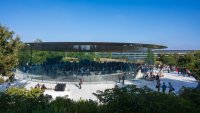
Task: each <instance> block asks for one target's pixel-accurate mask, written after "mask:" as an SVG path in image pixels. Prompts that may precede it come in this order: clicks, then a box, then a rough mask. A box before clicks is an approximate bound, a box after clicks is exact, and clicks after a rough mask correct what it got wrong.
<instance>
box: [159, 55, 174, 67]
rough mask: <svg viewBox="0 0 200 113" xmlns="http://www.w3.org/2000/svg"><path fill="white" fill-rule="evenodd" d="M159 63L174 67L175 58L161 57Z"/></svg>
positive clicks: (172, 56)
mask: <svg viewBox="0 0 200 113" xmlns="http://www.w3.org/2000/svg"><path fill="white" fill-rule="evenodd" d="M160 61H161V62H162V63H164V64H167V65H176V64H177V63H176V58H175V56H174V55H161V56H160Z"/></svg>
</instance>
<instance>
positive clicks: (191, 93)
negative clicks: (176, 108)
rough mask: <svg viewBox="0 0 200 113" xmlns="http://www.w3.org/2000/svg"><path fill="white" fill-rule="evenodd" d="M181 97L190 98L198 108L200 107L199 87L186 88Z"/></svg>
mask: <svg viewBox="0 0 200 113" xmlns="http://www.w3.org/2000/svg"><path fill="white" fill-rule="evenodd" d="M180 97H183V98H184V99H187V100H190V101H192V102H194V103H195V104H196V105H197V106H196V107H198V108H199V107H200V90H199V89H191V88H185V89H184V90H183V92H182V93H181V94H180Z"/></svg>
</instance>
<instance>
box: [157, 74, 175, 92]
mask: <svg viewBox="0 0 200 113" xmlns="http://www.w3.org/2000/svg"><path fill="white" fill-rule="evenodd" d="M156 88H157V91H158V92H160V88H162V92H163V93H166V90H167V88H169V92H168V93H169V94H170V93H172V92H173V91H174V90H175V89H174V87H173V86H172V84H171V82H168V86H167V85H166V84H165V82H163V83H162V85H161V83H160V77H159V75H156Z"/></svg>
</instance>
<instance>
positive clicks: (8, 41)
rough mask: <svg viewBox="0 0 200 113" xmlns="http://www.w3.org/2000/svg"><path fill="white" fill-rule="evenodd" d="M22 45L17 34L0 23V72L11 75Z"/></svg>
mask: <svg viewBox="0 0 200 113" xmlns="http://www.w3.org/2000/svg"><path fill="white" fill-rule="evenodd" d="M22 46H23V43H22V42H21V41H20V38H19V36H18V35H17V36H16V35H15V33H14V32H13V31H10V30H9V29H8V28H7V27H6V26H2V25H0V74H1V75H11V73H12V69H13V68H15V67H16V66H17V65H18V63H19V61H18V50H19V49H20V48H21V47H22Z"/></svg>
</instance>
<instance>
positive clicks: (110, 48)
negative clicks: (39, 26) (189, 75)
mask: <svg viewBox="0 0 200 113" xmlns="http://www.w3.org/2000/svg"><path fill="white" fill-rule="evenodd" d="M26 48H27V49H31V50H43V51H66V52H133V51H141V49H144V48H151V49H164V48H167V47H166V46H163V45H155V44H140V43H117V42H35V43H26Z"/></svg>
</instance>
